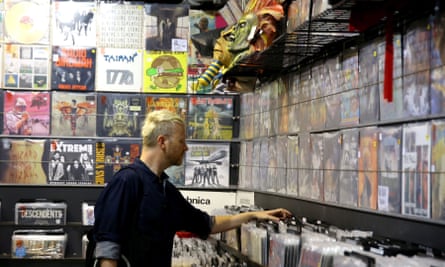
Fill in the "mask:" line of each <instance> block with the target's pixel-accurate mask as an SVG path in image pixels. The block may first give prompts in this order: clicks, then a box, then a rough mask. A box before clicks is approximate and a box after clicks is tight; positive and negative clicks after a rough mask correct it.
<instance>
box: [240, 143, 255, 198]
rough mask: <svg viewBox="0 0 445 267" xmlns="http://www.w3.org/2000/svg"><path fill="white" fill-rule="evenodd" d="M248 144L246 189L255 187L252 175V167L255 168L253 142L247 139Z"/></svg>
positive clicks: (245, 166)
mask: <svg viewBox="0 0 445 267" xmlns="http://www.w3.org/2000/svg"><path fill="white" fill-rule="evenodd" d="M245 145H246V152H245V153H246V157H245V160H244V161H242V162H244V185H245V188H246V189H252V188H253V177H252V175H253V174H252V168H253V164H254V162H253V159H254V156H253V142H252V141H247V142H245Z"/></svg>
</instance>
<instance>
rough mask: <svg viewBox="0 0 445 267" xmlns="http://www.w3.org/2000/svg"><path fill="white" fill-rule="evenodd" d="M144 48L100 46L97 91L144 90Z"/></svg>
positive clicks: (98, 51)
mask: <svg viewBox="0 0 445 267" xmlns="http://www.w3.org/2000/svg"><path fill="white" fill-rule="evenodd" d="M143 57H144V54H143V50H142V49H131V48H98V50H97V58H96V60H97V68H96V91H113V92H142V62H143Z"/></svg>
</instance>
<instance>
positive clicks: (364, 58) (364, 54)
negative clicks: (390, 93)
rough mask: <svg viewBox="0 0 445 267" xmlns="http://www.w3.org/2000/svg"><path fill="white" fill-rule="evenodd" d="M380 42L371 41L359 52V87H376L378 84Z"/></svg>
mask: <svg viewBox="0 0 445 267" xmlns="http://www.w3.org/2000/svg"><path fill="white" fill-rule="evenodd" d="M378 43H379V42H378V41H370V42H367V43H366V44H365V45H363V46H362V47H361V48H360V50H359V55H358V57H359V59H358V60H359V74H360V75H359V87H360V88H363V87H365V86H369V85H374V84H376V83H377V82H378V78H379V77H378V74H379V57H378V53H377V49H378V46H377V45H378Z"/></svg>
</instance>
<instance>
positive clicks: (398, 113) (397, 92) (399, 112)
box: [379, 78, 405, 121]
mask: <svg viewBox="0 0 445 267" xmlns="http://www.w3.org/2000/svg"><path fill="white" fill-rule="evenodd" d="M402 82H403V81H402V78H397V79H394V80H393V87H392V94H393V98H392V101H391V102H388V100H386V99H384V98H383V90H384V88H383V83H380V84H379V92H380V94H379V98H380V103H379V104H380V121H390V120H398V119H401V118H403V117H404V116H405V115H404V111H403V88H402Z"/></svg>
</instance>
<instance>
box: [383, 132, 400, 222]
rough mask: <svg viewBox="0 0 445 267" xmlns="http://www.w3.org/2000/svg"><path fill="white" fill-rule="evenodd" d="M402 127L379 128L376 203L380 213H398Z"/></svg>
mask: <svg viewBox="0 0 445 267" xmlns="http://www.w3.org/2000/svg"><path fill="white" fill-rule="evenodd" d="M401 152H402V127H401V126H385V127H380V128H379V154H378V161H379V165H378V170H379V182H378V203H377V207H378V210H380V211H387V212H391V213H400V207H401V206H400V205H401V203H400V198H401V192H402V189H401V188H400V185H401V181H402V174H401V157H402V155H401Z"/></svg>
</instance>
